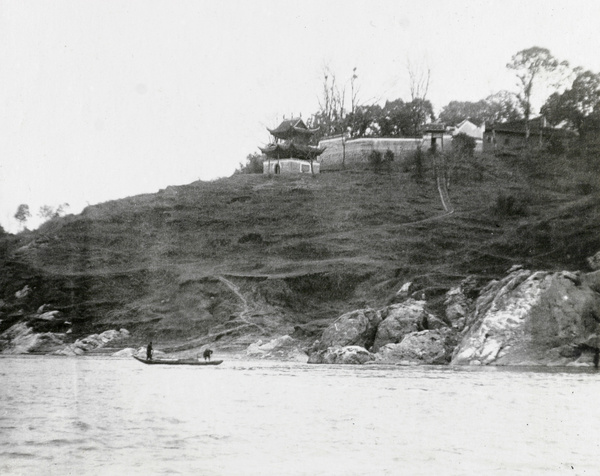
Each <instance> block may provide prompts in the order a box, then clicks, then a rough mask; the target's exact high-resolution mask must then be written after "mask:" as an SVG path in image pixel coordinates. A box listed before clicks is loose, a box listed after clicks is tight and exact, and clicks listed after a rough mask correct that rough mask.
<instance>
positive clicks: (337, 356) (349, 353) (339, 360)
mask: <svg viewBox="0 0 600 476" xmlns="http://www.w3.org/2000/svg"><path fill="white" fill-rule="evenodd" d="M373 360H375V356H374V355H373V354H371V353H370V352H369V351H368V350H367V349H365V348H364V347H361V346H358V345H350V346H345V347H340V346H335V347H329V348H328V349H325V350H321V351H319V352H315V353H312V354H311V355H310V357H309V359H308V363H309V364H364V363H366V362H371V361H373Z"/></svg>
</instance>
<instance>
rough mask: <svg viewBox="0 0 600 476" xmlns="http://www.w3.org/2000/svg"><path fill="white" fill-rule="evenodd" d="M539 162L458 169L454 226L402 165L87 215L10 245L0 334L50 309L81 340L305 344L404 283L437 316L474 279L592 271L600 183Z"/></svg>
mask: <svg viewBox="0 0 600 476" xmlns="http://www.w3.org/2000/svg"><path fill="white" fill-rule="evenodd" d="M537 160H538V163H537V166H536V164H535V163H529V162H528V163H524V162H523V159H520V161H517V160H515V159H506V158H499V157H491V156H485V157H482V158H480V159H478V167H477V173H476V174H475V173H474V171H473V170H469V169H463V170H460V169H455V170H454V171H453V172H452V173H451V179H452V180H451V188H450V190H449V199H450V201H451V203H452V207H453V208H454V210H455V211H454V213H451V214H448V213H447V212H446V211H445V210H444V207H443V206H442V201H441V200H440V194H439V191H438V188H437V186H436V182H435V180H434V178H433V172H432V169H431V168H430V169H428V170H426V174H425V178H424V179H423V180H421V181H416V180H415V179H414V177H413V175H412V173H410V172H406V171H403V170H404V169H405V167H404V166H400V165H399V166H397V167H396V168H395V169H394V170H392V171H391V173H381V174H377V173H374V172H372V171H370V170H366V169H365V170H362V169H350V170H338V171H328V172H324V173H322V174H321V175H319V176H315V177H311V176H287V177H286V176H276V177H266V176H262V175H236V176H233V177H230V178H227V179H221V180H217V181H214V182H195V183H192V184H190V185H185V186H179V187H168V188H167V189H165V190H161V191H160V192H158V193H156V194H148V195H140V196H135V197H130V198H126V199H123V200H116V201H112V202H107V203H104V204H100V205H96V206H91V207H88V208H86V209H85V210H84V212H83V213H82V214H81V215H78V216H68V217H64V218H60V219H54V220H52V221H51V222H48V223H46V224H44V225H43V226H42V227H41V228H40V229H39V230H37V231H35V232H29V233H22V234H20V235H17V236H16V237H8V238H5V239H4V242H3V255H2V257H0V266H2V268H1V270H2V273H1V278H0V279H1V281H0V292H2V296H1V298H2V300H3V306H2V307H1V308H0V313H1V316H0V319H1V320H2V321H1V322H0V331H3V330H5V329H6V328H7V327H8V326H10V325H12V324H13V323H15V322H17V321H18V320H19V319H22V318H23V316H26V315H27V313H30V312H33V311H35V310H36V309H37V308H38V307H39V306H41V305H43V304H49V305H51V306H52V307H54V308H55V309H58V310H60V311H61V312H62V314H63V315H64V316H65V319H64V320H67V321H68V322H70V323H72V327H71V329H72V334H71V335H72V336H73V338H75V337H77V336H81V335H85V334H89V333H91V332H101V331H103V330H106V329H110V328H117V329H118V328H122V327H124V328H127V329H128V330H130V331H131V332H132V334H133V336H134V339H135V340H138V341H139V342H142V341H144V340H146V339H148V338H153V339H154V340H155V342H158V343H159V345H163V346H166V347H169V346H170V347H171V348H173V349H175V348H179V349H181V348H185V347H186V346H187V347H193V346H195V345H200V344H202V343H207V342H211V341H215V340H220V343H221V344H222V345H230V346H234V347H235V346H242V345H246V344H248V343H250V342H253V341H254V340H256V339H258V338H259V337H268V336H272V335H280V334H284V333H288V334H291V333H293V332H295V333H296V334H295V335H296V336H299V337H306V338H309V339H310V338H312V337H313V336H314V335H316V333H317V332H319V331H320V330H321V329H322V328H323V326H324V325H325V324H326V323H327V322H330V321H331V320H332V319H333V318H336V317H337V316H339V315H340V314H341V313H343V312H346V311H348V310H351V309H356V308H359V307H365V306H380V305H383V304H385V303H386V302H388V301H389V299H390V298H391V297H392V296H393V295H394V293H395V292H396V291H397V290H398V288H399V287H400V286H401V285H402V284H403V283H404V282H406V281H413V282H414V283H415V284H416V285H417V287H418V288H419V289H420V290H421V291H422V292H423V293H424V294H425V296H426V298H427V299H428V302H429V305H430V306H431V307H432V309H433V310H435V309H436V306H438V305H439V304H440V302H439V301H440V299H441V297H442V295H443V293H444V292H445V291H446V290H447V289H448V288H449V287H450V286H452V285H455V284H456V283H458V282H459V281H460V280H462V279H464V278H465V277H466V276H468V275H474V276H475V277H476V278H479V279H480V280H481V281H482V282H483V281H486V280H489V279H492V278H497V277H499V276H501V275H503V273H504V272H505V271H506V270H507V269H508V268H510V266H511V265H513V264H516V263H521V264H525V265H526V266H528V267H531V268H533V269H536V268H537V269H550V270H553V269H580V268H584V267H585V258H586V257H587V256H589V255H590V254H592V253H594V252H596V251H598V250H599V249H600V219H599V218H600V195H599V194H598V190H597V188H596V186H595V184H594V180H593V178H597V175H596V176H594V175H593V174H592V175H591V177H592V180H590V175H589V172H588V173H587V175H585V174H583V173H580V172H575V169H569V170H565V168H564V161H562V160H558V159H552V158H550V157H545V158H543V162H541V161H540V159H539V158H538V159H537ZM541 170H543V172H541ZM596 183H597V181H596ZM501 195H502V196H503V197H504V199H502V200H498V197H499V196H501ZM26 285H29V286H30V288H31V289H32V292H31V293H29V294H28V295H27V296H26V297H24V298H21V299H16V298H15V292H16V291H18V290H20V289H22V288H23V287H24V286H26ZM64 320H63V321H62V323H59V324H60V325H61V326H63V330H64V326H65V325H70V324H64ZM56 325H58V324H52V325H51V324H50V323H38V324H37V326H38V328H39V330H57V329H56ZM53 326H54V327H53ZM58 330H60V329H58Z"/></svg>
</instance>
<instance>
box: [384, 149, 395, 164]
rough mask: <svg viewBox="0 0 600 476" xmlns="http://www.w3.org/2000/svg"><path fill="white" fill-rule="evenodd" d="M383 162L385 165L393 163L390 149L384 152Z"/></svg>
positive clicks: (392, 154)
mask: <svg viewBox="0 0 600 476" xmlns="http://www.w3.org/2000/svg"><path fill="white" fill-rule="evenodd" d="M383 161H384V162H386V163H390V162H393V161H394V153H393V152H392V151H391V150H390V149H388V150H386V151H385V154H383Z"/></svg>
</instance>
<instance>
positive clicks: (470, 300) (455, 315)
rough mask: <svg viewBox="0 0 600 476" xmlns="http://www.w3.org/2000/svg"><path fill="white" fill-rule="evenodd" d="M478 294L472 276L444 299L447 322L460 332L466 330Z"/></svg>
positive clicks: (450, 291)
mask: <svg viewBox="0 0 600 476" xmlns="http://www.w3.org/2000/svg"><path fill="white" fill-rule="evenodd" d="M476 294H477V281H476V279H475V278H474V277H472V276H469V277H468V278H466V279H465V280H464V281H462V282H461V283H460V284H459V285H458V286H456V287H454V288H451V289H450V290H449V291H448V292H447V293H446V296H445V298H444V307H445V308H446V309H445V312H446V321H447V322H449V323H450V324H451V325H452V327H453V328H455V329H458V330H459V331H461V330H463V329H464V327H465V324H466V321H467V316H468V314H469V313H470V312H471V311H472V308H473V305H474V297H475V296H476Z"/></svg>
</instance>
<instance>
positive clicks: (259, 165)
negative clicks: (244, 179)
mask: <svg viewBox="0 0 600 476" xmlns="http://www.w3.org/2000/svg"><path fill="white" fill-rule="evenodd" d="M264 161H265V156H264V155H262V154H259V153H258V152H256V153H254V154H248V155H247V156H246V164H245V165H244V164H242V163H241V162H240V166H239V168H238V169H236V170H235V172H234V173H235V174H262V173H263V162H264Z"/></svg>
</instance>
